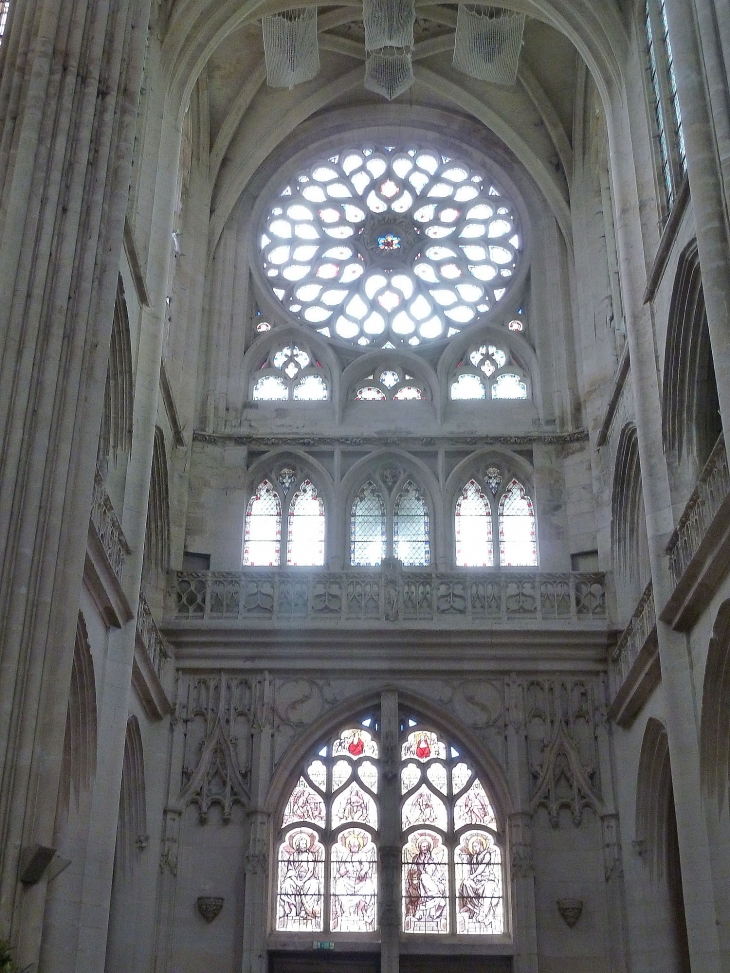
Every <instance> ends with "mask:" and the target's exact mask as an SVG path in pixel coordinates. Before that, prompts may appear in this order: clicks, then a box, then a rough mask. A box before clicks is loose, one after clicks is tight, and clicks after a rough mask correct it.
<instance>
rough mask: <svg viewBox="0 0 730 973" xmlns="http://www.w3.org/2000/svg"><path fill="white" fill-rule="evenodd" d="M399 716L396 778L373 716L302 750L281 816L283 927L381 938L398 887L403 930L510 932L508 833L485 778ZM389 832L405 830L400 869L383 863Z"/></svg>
mask: <svg viewBox="0 0 730 973" xmlns="http://www.w3.org/2000/svg"><path fill="white" fill-rule="evenodd" d="M398 726H399V729H398V734H397V735H398V736H399V745H398V749H397V751H396V753H394V754H393V756H392V757H391V758H390V760H394V761H395V764H396V766H395V768H393V771H394V772H395V777H394V775H393V772H389V773H388V774H385V775H384V777H383V775H382V774H381V752H380V732H381V727H380V725H379V720H378V718H377V716H375V715H368V716H366V718H365V719H362V720H359V721H353V722H351V723H348V724H345V726H344V728H342V729H341V730H340V731H339V732H338V733H336V734H335V735H333V736H331V737H329V738H327V739H325V740H323V741H321V742H320V744H318V746H317V747H315V749H314V750H313V752H312V753H311V754H310V756H309V757H308V758H307V760H306V761H305V763H304V766H303V767H302V769H301V771H300V773H299V775H298V777H297V779H296V782H295V783H294V785H293V787H292V789H291V791H290V792H289V794H288V795H287V799H286V802H285V805H284V809H283V812H282V814H281V818H280V821H279V830H278V835H277V841H276V879H275V881H276V896H275V902H276V905H275V910H276V915H275V927H276V930H277V931H278V932H299V933H301V932H311V933H342V934H350V935H353V936H357V935H358V934H376V938H377V933H378V931H379V928H378V926H379V923H378V913H379V902H381V901H382V899H383V897H384V896H385V897H387V896H388V895H399V896H400V898H401V910H400V911H401V927H402V931H403V932H404V933H406V934H408V935H409V936H415V935H419V934H420V935H429V936H430V935H438V934H441V935H449V934H453V933H456V934H457V935H482V936H499V935H501V934H503V933H504V932H505V928H506V920H505V909H504V886H505V879H504V864H503V854H502V849H503V839H502V835H501V833H500V829H499V826H498V822H497V816H496V814H495V810H494V807H493V805H492V802H491V800H490V796H489V792H488V790H487V788H486V787H485V786H484V784H483V782H482V781H481V779H480V778H479V775H478V774H477V772H476V770H475V768H474V766H473V764H472V762H471V760H470V759H469V757H468V755H467V754H466V753H465V752H464V751H463V750H462V748H461V747H460V746H455V745H454V742H453V741H450V740H447V739H446V738H445V737H444V735H443V734H441V733H440V732H439V731H437V730H436V729H434V728H432V727H431V726H430V725H428V724H427V723H424V722H422V721H420V720H419V719H417V718H415V717H414V716H413V715H411V714H409V713H408V714H401V716H400V719H399V722H398ZM394 731H395V727H394ZM393 735H394V736H395V735H396V733H395V732H394V734H393ZM384 832H385V833H389V834H394V833H395V834H400V839H399V844H400V848H401V855H400V863H399V864H398V865H397V866H396V867H397V869H398V871H399V872H400V875H399V877H396V876H393V875H390V876H386V875H385V874H381V873H380V871H379V869H378V846H379V839H380V835H381V834H382V833H384ZM385 867H386V868H387V867H388V866H385ZM391 867H392V866H391ZM393 878H395V880H394V881H393ZM394 904H395V903H392V902H390V903H388V902H386V903H385V906H386V907H388V905H391V906H392V905H394Z"/></svg>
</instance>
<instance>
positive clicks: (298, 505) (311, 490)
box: [286, 479, 325, 567]
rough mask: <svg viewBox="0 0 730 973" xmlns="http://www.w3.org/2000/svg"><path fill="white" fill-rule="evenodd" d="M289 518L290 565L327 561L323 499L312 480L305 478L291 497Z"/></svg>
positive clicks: (288, 559) (312, 564)
mask: <svg viewBox="0 0 730 973" xmlns="http://www.w3.org/2000/svg"><path fill="white" fill-rule="evenodd" d="M287 521H288V527H287V541H286V563H287V565H288V566H290V567H293V566H295V565H306V566H317V565H322V564H324V538H325V512H324V500H323V499H322V497H320V495H319V493H318V492H317V488H316V486H315V485H314V484H313V483H312V481H311V480H309V479H305V480H303V481H302V483H301V485H300V486H299V489H298V490H297V491H296V493H295V494H294V496H293V497H292V499H291V503H290V504H289V513H288V517H287Z"/></svg>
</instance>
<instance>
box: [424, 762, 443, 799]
mask: <svg viewBox="0 0 730 973" xmlns="http://www.w3.org/2000/svg"><path fill="white" fill-rule="evenodd" d="M426 776H427V777H428V779H429V780H430V781H431V783H432V784H433V785H434V787H436V788H438V790H440V791H441V793H442V794H446V793H447V785H448V775H447V773H446V768H445V767H444V766H443V765H442V764H430V765H429V767H428V768H427V770H426Z"/></svg>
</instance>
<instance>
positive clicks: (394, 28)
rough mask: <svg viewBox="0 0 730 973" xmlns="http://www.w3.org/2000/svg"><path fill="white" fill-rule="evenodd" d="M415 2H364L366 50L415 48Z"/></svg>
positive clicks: (400, 0)
mask: <svg viewBox="0 0 730 973" xmlns="http://www.w3.org/2000/svg"><path fill="white" fill-rule="evenodd" d="M415 19H416V3H415V0H363V4H362V22H363V26H364V27H365V50H366V51H379V50H381V48H383V47H413V24H414V22H415Z"/></svg>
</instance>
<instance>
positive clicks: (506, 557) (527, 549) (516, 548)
mask: <svg viewBox="0 0 730 973" xmlns="http://www.w3.org/2000/svg"><path fill="white" fill-rule="evenodd" d="M499 561H500V564H501V565H503V566H510V565H525V566H529V565H533V564H537V542H536V536H535V512H534V510H533V507H532V500H531V499H530V497H528V496H526V495H525V488H524V487H523V486H522V484H521V483H520V482H519V481H518V480H515V479H513V480H511V481H510V483H509V484H508V485H507V489H506V491H505V493H504V494H503V495H502V499H501V500H500V501H499Z"/></svg>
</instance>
